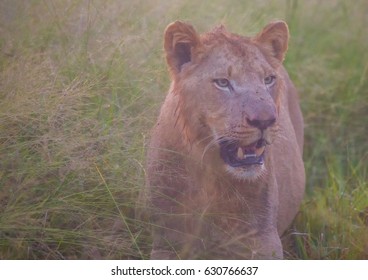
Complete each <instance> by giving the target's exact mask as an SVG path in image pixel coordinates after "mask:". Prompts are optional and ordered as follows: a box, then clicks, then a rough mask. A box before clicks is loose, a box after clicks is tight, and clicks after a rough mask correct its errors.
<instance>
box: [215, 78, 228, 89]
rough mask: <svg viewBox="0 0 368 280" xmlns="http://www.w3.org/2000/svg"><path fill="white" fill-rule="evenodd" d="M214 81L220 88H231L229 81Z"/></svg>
mask: <svg viewBox="0 0 368 280" xmlns="http://www.w3.org/2000/svg"><path fill="white" fill-rule="evenodd" d="M213 81H214V83H215V84H216V86H218V87H220V88H229V87H230V82H229V80H228V79H214V80H213Z"/></svg>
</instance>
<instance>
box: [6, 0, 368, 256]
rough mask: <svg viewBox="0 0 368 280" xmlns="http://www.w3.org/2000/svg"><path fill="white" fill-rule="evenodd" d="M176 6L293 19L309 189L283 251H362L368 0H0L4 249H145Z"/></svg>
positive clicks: (192, 17)
mask: <svg viewBox="0 0 368 280" xmlns="http://www.w3.org/2000/svg"><path fill="white" fill-rule="evenodd" d="M176 19H182V20H186V21H190V22H191V23H192V24H194V25H195V26H196V28H197V29H198V30H199V31H201V32H203V31H206V30H209V29H210V28H212V27H213V26H215V25H218V24H220V23H223V24H225V25H226V26H227V27H228V29H229V30H231V31H233V32H236V33H240V34H244V35H255V34H256V33H257V32H258V31H259V30H260V29H261V28H262V27H263V26H264V25H265V24H267V23H268V22H269V21H270V20H273V19H284V20H286V21H287V22H288V24H289V27H290V32H291V40H290V45H289V51H288V55H287V58H286V61H285V65H286V68H287V69H288V71H289V73H290V75H291V77H292V79H293V81H294V83H295V84H296V86H297V88H298V89H299V93H300V98H301V104H302V109H303V114H304V117H305V123H306V127H305V154H304V159H305V167H306V173H307V178H308V180H307V190H306V197H305V200H304V203H303V205H302V207H301V211H300V213H299V215H298V216H297V218H296V221H295V225H294V226H293V227H292V228H291V229H290V230H289V231H288V232H287V233H286V237H285V238H283V239H284V242H285V252H284V254H285V257H286V258H288V259H368V177H367V176H368V174H367V173H368V168H367V161H368V153H367V151H368V141H367V136H368V114H367V112H368V29H367V27H368V2H367V1H364V0H356V1H342V0H341V1H339V0H327V1H314V0H312V1H297V0H288V1H287V0H285V1H281V0H280V1H265V0H264V1H240V0H239V1H235V0H226V1H222V0H214V1H194V0H187V1H179V0H173V1H160V0H151V1H139V0H137V1H118V0H106V1H105V0H47V1H46V0H45V1H41V0H30V1H21V0H2V1H0V259H90V258H97V259H146V258H148V254H149V251H150V237H149V234H148V230H147V229H148V227H149V225H147V223H145V222H143V221H138V220H137V219H135V218H134V207H135V205H136V202H137V196H138V192H139V190H140V189H141V188H142V186H143V185H144V174H145V169H144V162H145V144H146V143H147V140H148V139H149V132H150V128H151V127H152V126H153V124H154V122H155V119H156V117H157V114H158V110H159V107H160V104H161V102H162V101H163V98H164V96H165V92H166V91H167V89H168V87H169V78H168V73H167V70H166V66H165V61H164V57H163V51H162V34H163V30H164V28H165V27H166V25H167V24H168V23H170V22H171V21H174V20H176Z"/></svg>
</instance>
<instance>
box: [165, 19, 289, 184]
mask: <svg viewBox="0 0 368 280" xmlns="http://www.w3.org/2000/svg"><path fill="white" fill-rule="evenodd" d="M288 37H289V32H288V27H287V25H286V24H285V23H284V22H282V21H277V22H273V23H270V24H269V25H267V26H266V27H265V28H264V29H263V30H262V32H260V33H259V34H258V35H257V36H255V37H253V38H248V37H243V36H240V35H236V34H232V33H229V32H228V31H226V29H225V28H224V27H222V26H221V27H218V28H215V29H214V30H213V31H211V32H209V33H206V34H203V35H199V34H198V33H197V32H196V31H195V30H194V28H193V27H192V26H191V25H189V24H186V23H183V22H179V21H177V22H174V23H172V24H171V25H169V26H168V27H167V29H166V31H165V41H164V48H165V52H166V58H167V63H168V66H169V70H170V73H171V77H172V79H173V90H174V91H175V92H176V93H177V94H178V95H179V97H178V98H179V106H178V109H177V116H178V120H177V122H178V123H179V125H181V127H182V129H183V135H184V138H185V141H187V142H188V143H191V142H196V143H197V144H198V145H202V146H203V150H204V152H203V153H206V152H209V151H211V152H212V153H215V154H216V155H217V157H216V156H215V158H216V161H218V164H219V166H222V167H221V168H225V170H226V171H227V172H229V173H230V174H232V175H233V176H235V177H236V178H238V179H247V180H252V179H255V178H258V177H259V176H261V174H262V173H263V172H264V169H265V167H264V163H265V161H266V160H267V153H268V145H271V144H272V143H273V142H274V140H275V138H276V136H277V131H278V115H279V99H280V95H281V94H282V91H283V88H284V87H285V85H284V84H283V80H282V78H280V77H279V76H280V74H279V71H278V69H279V66H280V65H281V64H282V62H283V59H284V56H285V52H286V50H287V46H288ZM202 156H203V155H202Z"/></svg>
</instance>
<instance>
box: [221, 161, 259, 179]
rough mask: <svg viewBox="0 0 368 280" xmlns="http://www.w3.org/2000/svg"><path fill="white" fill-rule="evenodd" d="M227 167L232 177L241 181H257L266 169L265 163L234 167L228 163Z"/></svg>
mask: <svg viewBox="0 0 368 280" xmlns="http://www.w3.org/2000/svg"><path fill="white" fill-rule="evenodd" d="M225 169H226V172H227V173H228V174H229V175H230V176H231V177H234V178H235V179H237V180H240V181H257V180H258V179H260V178H261V177H262V175H263V174H264V173H265V171H266V168H265V166H264V164H261V165H259V164H258V165H249V166H245V167H244V166H243V167H232V166H230V165H227V164H226V165H225Z"/></svg>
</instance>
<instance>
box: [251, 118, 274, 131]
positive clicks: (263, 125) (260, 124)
mask: <svg viewBox="0 0 368 280" xmlns="http://www.w3.org/2000/svg"><path fill="white" fill-rule="evenodd" d="M247 122H248V124H250V125H251V126H254V127H256V128H258V129H260V130H265V129H267V128H268V127H270V126H271V125H273V124H274V123H275V122H276V118H275V117H271V118H269V119H249V118H247Z"/></svg>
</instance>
